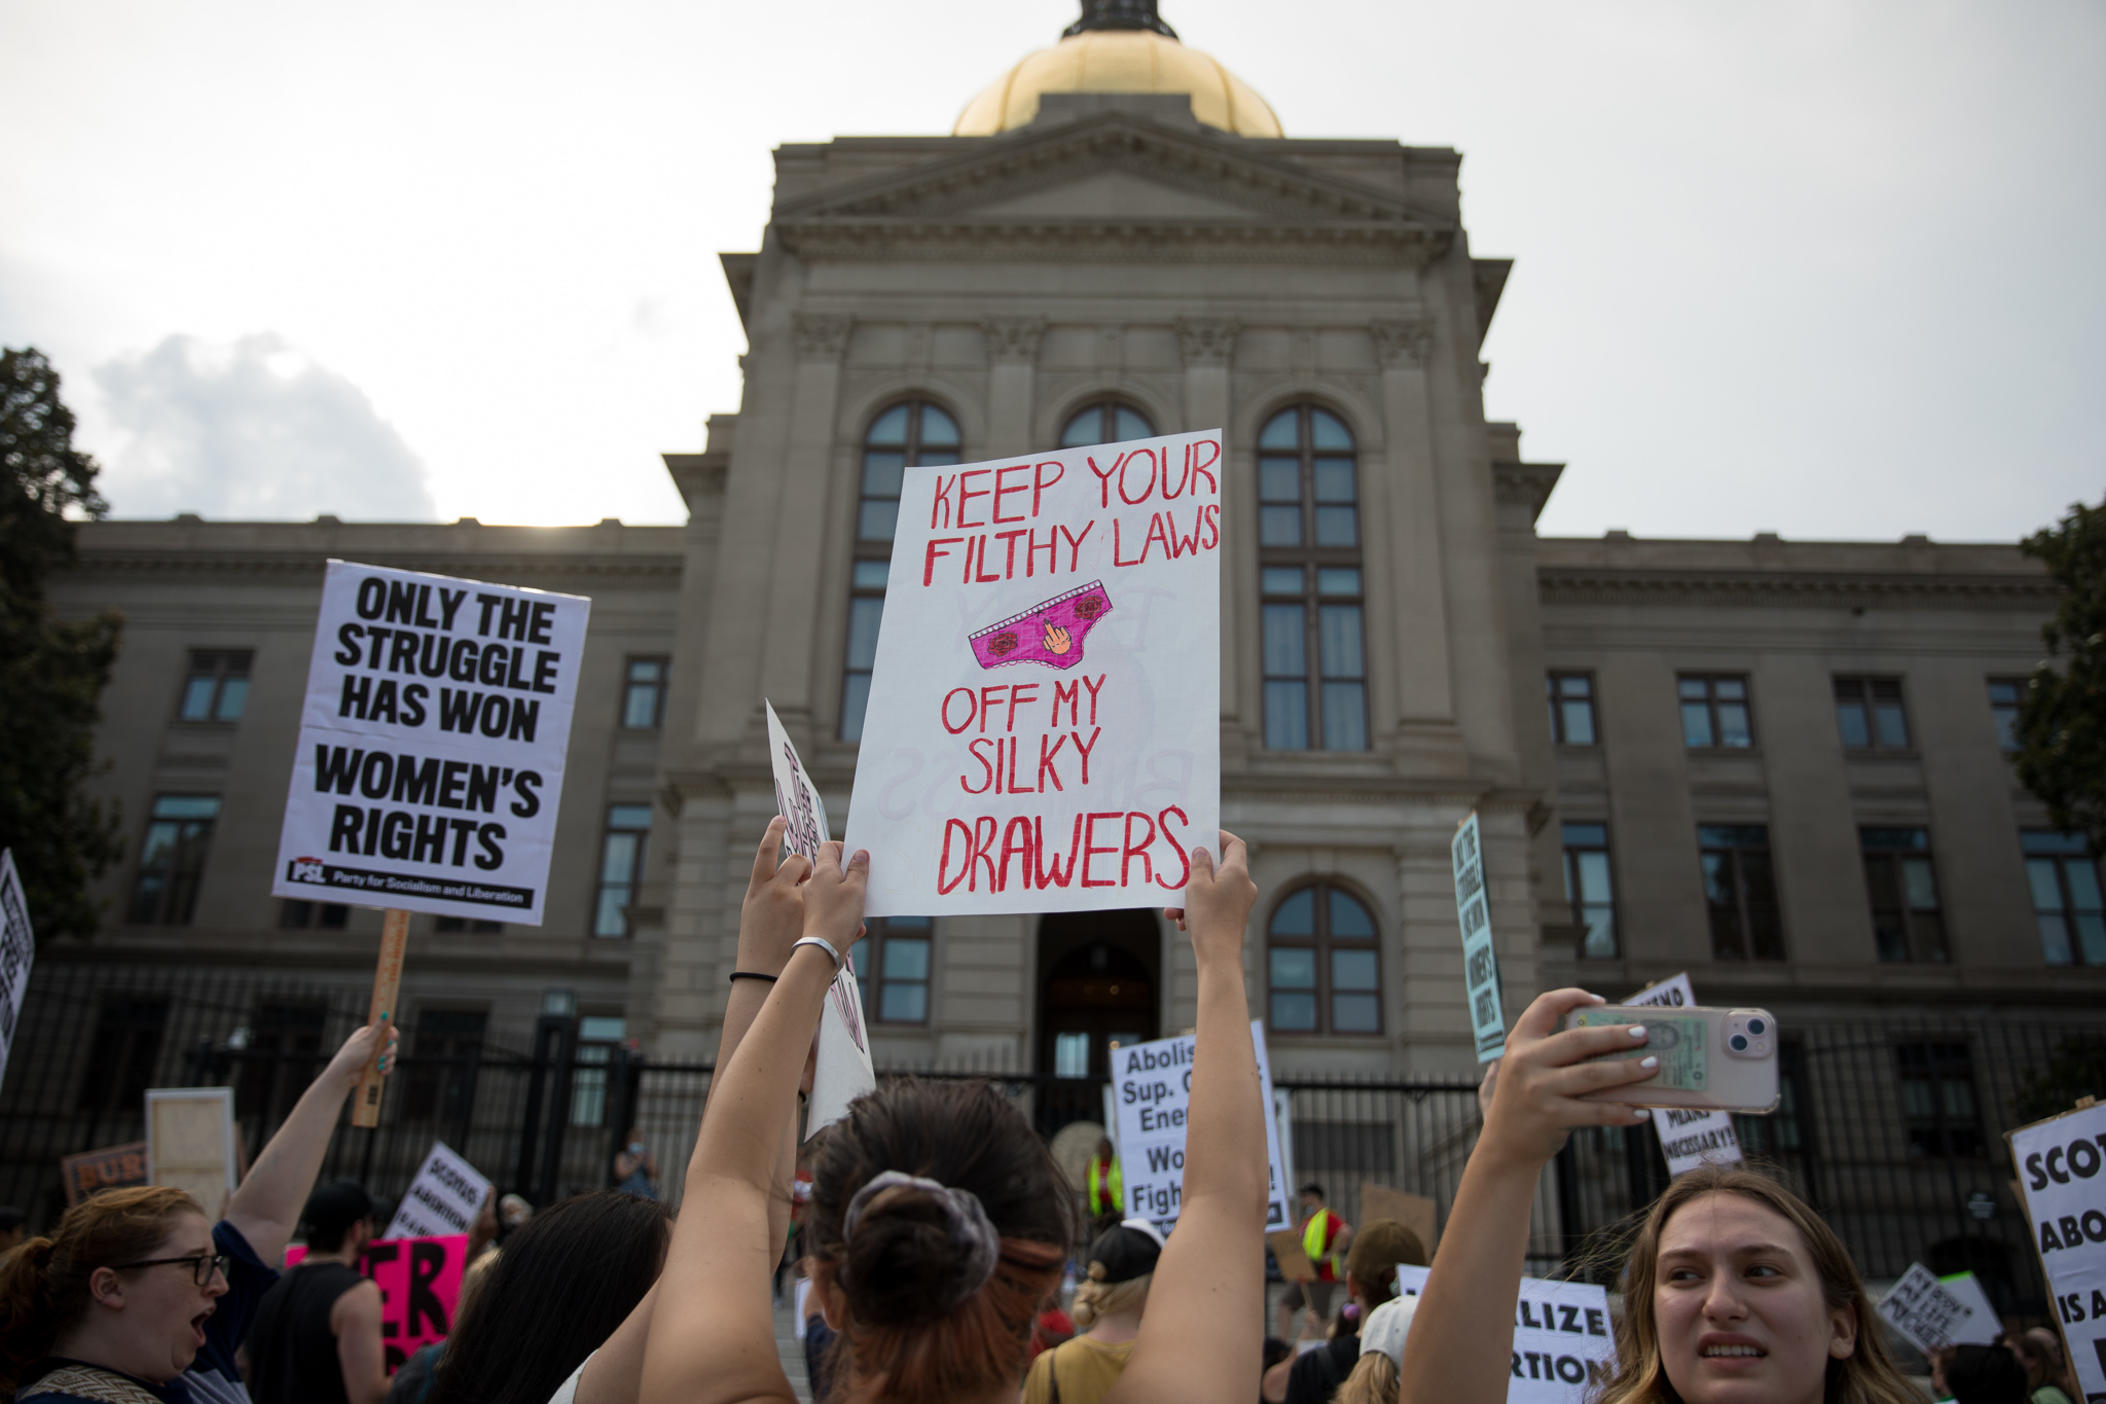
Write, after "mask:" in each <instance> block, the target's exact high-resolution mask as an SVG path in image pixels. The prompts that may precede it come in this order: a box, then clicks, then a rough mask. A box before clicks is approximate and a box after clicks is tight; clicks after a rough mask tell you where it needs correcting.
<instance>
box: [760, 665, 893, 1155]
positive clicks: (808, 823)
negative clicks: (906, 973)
mask: <svg viewBox="0 0 2106 1404" xmlns="http://www.w3.org/2000/svg"><path fill="white" fill-rule="evenodd" d="M761 706H763V707H765V708H766V709H767V712H768V763H769V765H770V767H771V768H772V769H773V771H774V773H775V808H776V812H777V813H779V814H781V815H782V817H783V819H784V821H785V822H786V823H787V824H788V825H789V827H788V829H787V830H786V831H785V832H784V834H783V844H784V846H785V847H787V848H788V849H789V850H790V851H791V852H792V853H800V854H803V855H804V856H805V857H806V858H809V859H811V860H812V861H813V862H814V863H817V862H818V861H819V845H820V844H822V843H825V842H827V841H828V840H829V839H831V838H832V837H833V832H834V831H833V827H832V826H831V825H830V824H829V823H828V822H827V818H826V801H825V800H823V799H821V798H820V797H819V787H818V786H817V785H814V784H813V783H812V777H811V775H810V773H809V772H807V771H806V770H805V768H804V762H803V761H802V760H800V759H798V756H797V748H796V747H795V746H794V745H792V744H791V743H790V733H789V732H787V731H785V730H783V725H782V719H781V718H780V717H778V716H776V715H775V705H774V704H773V703H772V702H769V701H767V700H766V699H765V698H764V699H762V701H761ZM847 856H848V855H847V852H846V851H845V850H844V852H843V854H842V859H843V861H846V859H847ZM876 1086H877V1072H876V1070H875V1069H873V1068H872V1066H871V1063H870V1031H869V1029H867V1028H866V1027H864V1023H863V992H862V990H861V988H860V987H859V986H858V985H857V983H856V962H855V956H854V955H853V954H852V953H851V954H850V956H849V957H848V959H846V960H844V961H842V962H841V969H840V970H839V971H838V972H837V973H836V974H835V975H834V982H833V984H832V985H831V986H830V987H829V988H828V989H827V992H826V1003H825V1004H823V1005H821V1006H820V1007H819V1052H818V1056H817V1058H816V1059H815V1060H814V1062H813V1065H812V1095H811V1099H810V1103H809V1105H807V1106H806V1108H805V1117H804V1134H805V1138H806V1139H807V1140H809V1139H810V1138H811V1137H813V1136H815V1135H817V1134H818V1133H819V1129H820V1128H821V1127H823V1126H827V1125H830V1124H832V1123H833V1122H836V1121H839V1120H840V1119H841V1118H842V1117H843V1116H844V1115H846V1114H847V1112H848V1104H849V1103H850V1102H853V1101H854V1100H855V1099H856V1098H858V1097H860V1096H862V1095H863V1094H864V1093H865V1092H868V1091H870V1090H872V1089H873V1088H875V1087H876Z"/></svg>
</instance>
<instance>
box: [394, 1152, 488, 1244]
mask: <svg viewBox="0 0 2106 1404" xmlns="http://www.w3.org/2000/svg"><path fill="white" fill-rule="evenodd" d="M489 1197H490V1182H489V1181H488V1180H486V1179H484V1178H483V1177H482V1175H481V1174H479V1173H478V1172H477V1171H476V1168H475V1167H474V1166H473V1165H470V1164H469V1163H468V1162H467V1161H466V1160H465V1159H463V1158H462V1156H461V1153H460V1152H459V1151H456V1150H454V1149H453V1148H452V1147H450V1146H448V1145H447V1144H446V1143H445V1142H444V1141H433V1142H432V1143H431V1154H429V1155H427V1156H425V1157H424V1165H423V1168H421V1169H420V1170H418V1171H417V1178H416V1179H414V1180H411V1181H410V1187H409V1190H408V1192H407V1193H405V1194H404V1195H403V1196H402V1203H401V1204H399V1205H397V1206H396V1207H395V1217H394V1218H393V1219H391V1220H389V1221H388V1231H387V1232H386V1233H384V1234H382V1235H380V1236H381V1237H382V1238H445V1237H447V1236H448V1235H450V1234H456V1233H466V1232H468V1230H469V1229H471V1228H473V1227H474V1226H475V1216H476V1215H477V1214H479V1213H481V1212H482V1208H483V1201H484V1200H485V1199H487V1198H489Z"/></svg>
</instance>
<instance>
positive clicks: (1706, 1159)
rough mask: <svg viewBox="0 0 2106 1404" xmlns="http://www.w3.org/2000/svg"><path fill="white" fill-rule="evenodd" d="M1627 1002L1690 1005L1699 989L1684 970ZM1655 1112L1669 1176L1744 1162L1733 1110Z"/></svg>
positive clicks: (1660, 1109) (1664, 1109) (1665, 1109)
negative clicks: (1692, 986)
mask: <svg viewBox="0 0 2106 1404" xmlns="http://www.w3.org/2000/svg"><path fill="white" fill-rule="evenodd" d="M1624 1003H1625V1004H1640V1005H1648V1006H1671V1007H1673V1008H1676V1009H1687V1008H1690V1007H1691V1006H1693V1005H1694V1004H1695V1003H1696V992H1695V991H1694V990H1692V989H1691V988H1690V987H1689V975H1688V973H1687V972H1686V971H1685V972H1683V973H1682V974H1679V975H1674V976H1671V977H1670V978H1668V979H1665V980H1662V981H1661V982H1660V983H1659V984H1657V985H1647V986H1646V987H1645V988H1644V989H1642V990H1640V991H1638V993H1636V994H1634V995H1632V996H1631V997H1630V998H1629V999H1627V1000H1625V1001H1624ZM1652 1116H1653V1129H1654V1130H1655V1131H1658V1132H1659V1133H1660V1150H1661V1153H1662V1154H1664V1155H1665V1156H1666V1157H1667V1173H1668V1176H1669V1177H1670V1178H1673V1177H1675V1176H1679V1175H1686V1174H1688V1173H1689V1172H1690V1171H1692V1170H1694V1169H1696V1168H1697V1167H1698V1166H1699V1165H1738V1164H1740V1163H1741V1153H1740V1136H1739V1134H1738V1133H1737V1132H1735V1131H1734V1129H1733V1113H1731V1112H1723V1111H1692V1110H1690V1109H1689V1108H1687V1107H1656V1108H1654V1109H1653V1113H1652Z"/></svg>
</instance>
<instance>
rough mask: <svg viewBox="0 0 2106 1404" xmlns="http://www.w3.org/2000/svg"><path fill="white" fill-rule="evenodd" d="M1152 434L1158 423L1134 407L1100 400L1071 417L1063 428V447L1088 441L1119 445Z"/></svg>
mask: <svg viewBox="0 0 2106 1404" xmlns="http://www.w3.org/2000/svg"><path fill="white" fill-rule="evenodd" d="M1153 433H1155V426H1154V425H1153V424H1150V423H1149V422H1148V416H1147V415H1145V414H1142V413H1141V412H1140V411H1139V410H1137V409H1135V408H1134V407H1133V406H1131V405H1127V404H1122V403H1120V402H1119V401H1117V400H1098V401H1097V402H1095V403H1094V404H1088V405H1084V406H1083V407H1082V408H1081V409H1079V410H1076V411H1075V413H1074V414H1072V415H1070V416H1069V417H1068V426H1067V428H1065V429H1063V430H1061V431H1060V446H1061V447H1062V448H1081V447H1083V446H1084V445H1086V444H1116V443H1120V442H1122V441H1124V440H1127V439H1145V438H1147V437H1149V436H1150V435H1151V434H1153Z"/></svg>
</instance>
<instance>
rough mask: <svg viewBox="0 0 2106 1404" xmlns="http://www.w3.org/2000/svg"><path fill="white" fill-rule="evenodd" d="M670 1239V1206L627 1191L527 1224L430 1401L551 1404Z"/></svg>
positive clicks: (584, 1198)
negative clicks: (550, 1399) (668, 1209)
mask: <svg viewBox="0 0 2106 1404" xmlns="http://www.w3.org/2000/svg"><path fill="white" fill-rule="evenodd" d="M671 1236H672V1220H671V1219H670V1218H669V1217H668V1216H667V1214H666V1211H665V1206H664V1205H662V1204H660V1203H658V1202H657V1201H656V1200H651V1199H640V1198H638V1197H637V1196H635V1195H633V1194H623V1193H622V1192H621V1191H620V1190H600V1191H597V1192H596V1193H593V1194H581V1195H578V1196H576V1197H575V1198H572V1199H566V1200H564V1201H563V1202H562V1203H561V1204H558V1205H555V1206H554V1207H552V1208H549V1209H544V1210H542V1211H541V1212H540V1213H538V1214H536V1215H535V1216H534V1217H533V1218H531V1219H529V1220H527V1221H526V1223H524V1224H522V1225H520V1227H519V1231H518V1232H516V1233H514V1234H513V1235H512V1236H511V1238H509V1239H508V1240H506V1242H505V1246H504V1249H503V1251H502V1252H500V1253H499V1254H498V1256H497V1265H496V1266H495V1267H494V1268H492V1269H490V1275H489V1278H488V1279H487V1280H486V1281H485V1282H484V1283H483V1286H482V1290H481V1291H480V1292H478V1293H477V1294H476V1296H475V1300H474V1301H473V1303H472V1304H471V1305H470V1306H469V1308H468V1310H466V1311H464V1312H462V1313H461V1316H460V1319H459V1320H457V1321H455V1322H454V1323H453V1332H452V1334H451V1335H450V1336H449V1337H448V1338H447V1343H446V1352H445V1354H444V1355H442V1356H440V1357H439V1369H438V1375H437V1379H436V1381H435V1384H434V1387H433V1389H432V1394H431V1404H548V1397H549V1396H550V1395H551V1394H554V1393H555V1392H556V1386H558V1385H560V1384H562V1383H563V1381H565V1380H566V1379H569V1378H570V1375H571V1372H572V1371H574V1370H576V1369H577V1368H578V1366H579V1364H580V1363H582V1362H583V1361H584V1359H585V1357H586V1356H588V1355H590V1354H592V1352H594V1351H595V1350H598V1349H599V1348H600V1347H601V1346H602V1345H604V1344H606V1341H607V1338H608V1337H609V1336H611V1335H613V1334H614V1328H615V1327H617V1326H619V1325H621V1324H622V1321H623V1319H624V1318H625V1317H627V1316H628V1314H629V1313H630V1312H631V1311H632V1310H634V1309H635V1307H636V1304H637V1303H638V1302H640V1301H642V1300H643V1298H644V1294H645V1293H646V1292H648V1291H650V1290H651V1284H652V1283H653V1282H656V1281H657V1280H658V1272H659V1269H660V1268H662V1267H663V1266H664V1265H665V1249H666V1243H667V1240H668V1239H670V1238H671Z"/></svg>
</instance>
